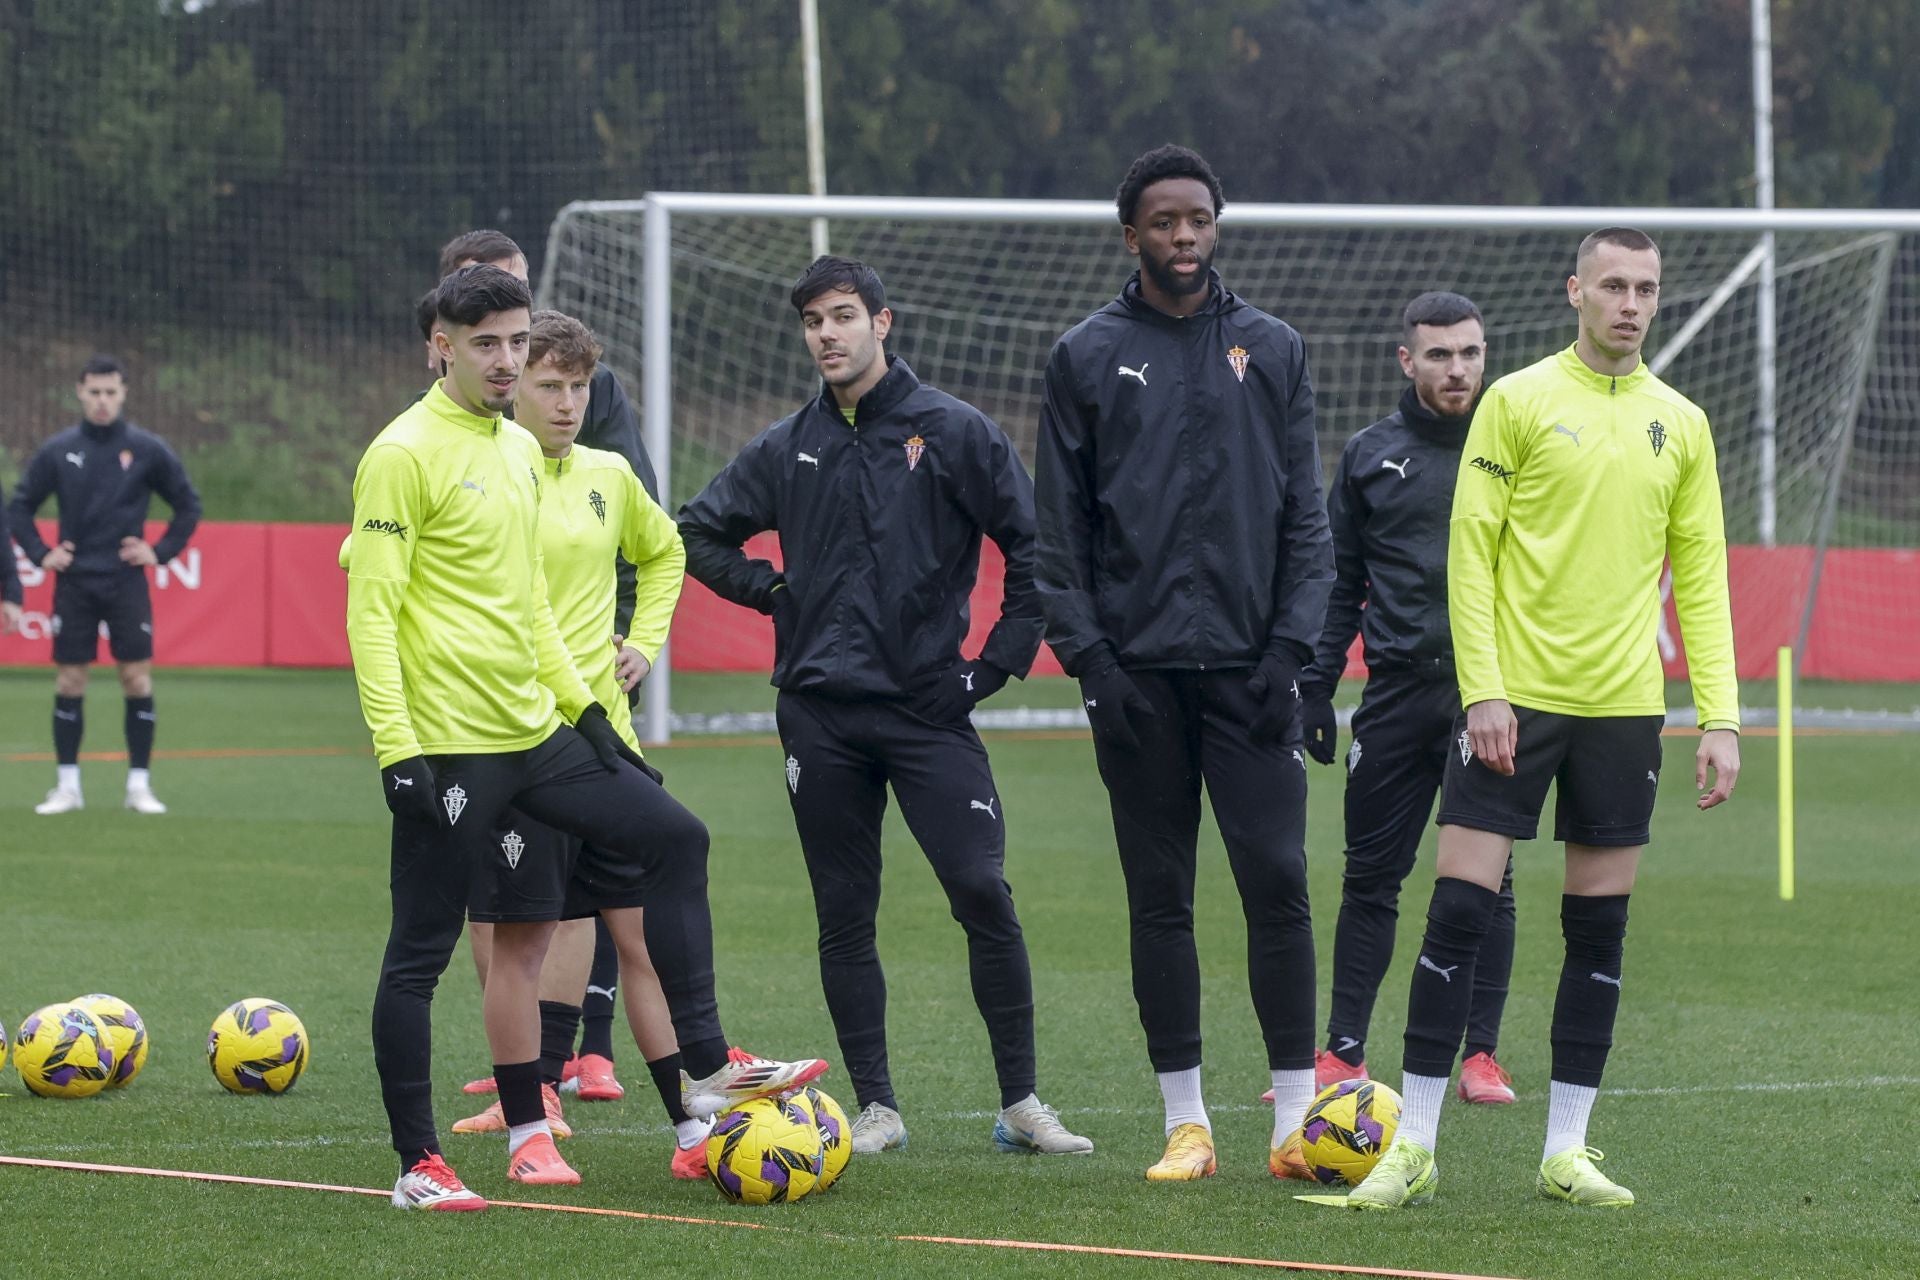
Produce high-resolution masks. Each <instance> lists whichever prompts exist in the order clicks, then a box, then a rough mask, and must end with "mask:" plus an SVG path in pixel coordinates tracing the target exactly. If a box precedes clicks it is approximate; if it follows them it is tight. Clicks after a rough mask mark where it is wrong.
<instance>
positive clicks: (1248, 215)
mask: <svg viewBox="0 0 1920 1280" xmlns="http://www.w3.org/2000/svg"><path fill="white" fill-rule="evenodd" d="M821 220H824V221H825V224H826V225H827V226H830V227H831V232H832V243H833V245H834V248H835V251H836V252H840V253H843V254H846V255H848V256H852V257H859V258H863V259H865V260H866V261H868V262H870V263H871V264H873V266H874V267H875V268H876V269H877V270H878V271H879V272H880V274H881V277H882V279H884V280H885V282H886V285H887V290H888V295H889V303H890V305H891V306H892V307H893V308H894V310H895V313H896V323H895V329H894V333H893V336H892V337H891V338H890V339H889V344H888V345H889V349H890V350H891V351H893V352H895V353H897V354H900V355H901V356H903V357H904V358H905V359H907V360H908V361H909V362H910V363H911V364H912V365H913V367H914V369H915V370H916V371H917V372H918V373H919V375H920V376H921V377H922V378H923V379H925V380H927V381H929V382H932V383H935V384H936V385H939V386H941V387H943V388H944V389H946V390H948V391H951V392H953V393H954V394H956V395H958V396H960V397H961V398H963V399H966V400H968V401H970V402H972V403H974V404H976V405H978V406H980V407H981V408H982V409H984V410H985V411H987V412H988V413H990V414H992V415H993V417H994V418H995V419H996V420H997V421H998V422H999V423H1000V424H1001V426H1002V427H1003V428H1005V429H1006V431H1007V433H1008V434H1009V435H1010V436H1011V437H1012V438H1013V439H1014V441H1015V442H1016V443H1017V444H1018V445H1019V446H1020V447H1021V449H1022V451H1023V453H1024V454H1025V456H1026V457H1027V459H1028V460H1029V462H1031V459H1032V446H1033V440H1034V436H1035V431H1036V426H1037V421H1038V403H1039V392H1040V378H1041V373H1042V370H1043V368H1044V365H1045V361H1046V357H1047V352H1048V350H1049V349H1050V347H1051V345H1052V343H1053V341H1054V339H1055V338H1056V337H1058V336H1059V334H1061V333H1062V332H1064V331H1065V330H1066V329H1067V328H1069V327H1070V326H1072V325H1073V324H1074V323H1076V322H1078V321H1079V320H1080V319H1081V318H1083V317H1084V316H1086V315H1087V314H1089V313H1090V312H1092V311H1094V310H1095V309H1097V308H1098V307H1100V306H1101V305H1103V304H1104V303H1105V302H1107V301H1108V300H1109V299H1111V298H1112V297H1113V295H1114V294H1115V293H1116V292H1117V291H1118V289H1119V286H1120V283H1121V282H1122V280H1124V278H1125V276H1126V275H1127V273H1128V272H1129V271H1130V270H1131V268H1132V260H1131V259H1130V258H1128V257H1127V256H1126V255H1125V253H1124V251H1123V250H1122V247H1121V244H1120V237H1119V229H1118V226H1117V223H1116V220H1115V216H1114V209H1113V206H1112V205H1111V204H1110V203H1107V202H1104V201H1068V200H969V199H907V198H899V199H896V198H884V197H859V196H755V195H724V194H697V193H656V194H653V195H650V196H648V197H646V198H645V199H644V200H621V201H582V202H576V203H574V204H570V205H568V206H567V207H566V208H564V209H562V210H561V211H560V213H559V215H558V216H557V217H556V219H555V221H554V223H553V226H552V229H551V231H550V234H549V237H548V243H547V252H546V256H545V260H544V262H543V264H542V271H541V279H540V288H539V297H540V300H541V305H543V306H552V307H557V308H559V309H561V310H564V311H567V312H570V313H571V314H574V315H577V316H579V317H580V318H581V319H583V320H585V321H586V322H587V323H588V324H590V325H591V326H593V328H594V329H595V330H596V332H597V333H598V334H599V335H600V337H601V339H602V341H603V342H604V343H605V344H606V346H607V356H606V358H607V361H608V363H609V364H611V365H612V366H613V367H614V368H615V369H616V371H617V372H618V373H619V374H620V376H621V377H622V379H623V380H624V381H625V382H626V383H627V385H628V387H629V389H630V390H631V391H632V392H633V393H634V394H635V396H636V398H637V399H638V401H639V402H640V403H641V405H642V406H643V416H644V422H645V429H646V436H647V447H648V449H649V451H650V452H651V453H652V455H653V460H654V465H655V467H656V469H657V470H658V472H659V476H660V484H661V491H662V499H663V501H665V502H666V503H667V504H668V505H669V509H670V510H671V509H673V508H674V507H677V505H678V504H679V503H680V502H682V501H684V500H685V499H686V498H688V497H690V496H691V495H692V494H693V493H695V492H696V491H697V490H698V489H699V488H700V487H701V486H702V485H704V484H705V483H706V481H707V480H708V479H709V478H710V477H711V476H712V475H713V473H714V472H715V471H717V470H718V469H719V467H720V466H722V465H723V464H724V463H725V462H726V461H727V460H728V459H729V458H731V457H732V456H733V454H734V453H735V452H737V451H738V450H739V448H740V447H741V446H742V445H743V444H745V443H746V441H747V440H749V439H751V438H752V436H753V435H754V434H756V433H757V432H758V431H759V430H761V429H762V428H763V427H765V426H766V425H767V424H768V423H770V422H772V421H774V420H775V419H777V418H779V417H781V416H783V415H784V414H786V413H789V412H791V411H792V410H793V409H794V408H796V407H797V406H798V405H799V404H800V403H802V402H803V401H804V400H805V399H806V398H807V397H809V396H810V395H812V394H814V392H815V390H816V388H817V380H816V376H815V374H814V372H813V370H812V367H811V365H810V364H809V362H808V361H807V359H806V356H805V351H804V348H803V346H802V344H801V341H800V338H799V334H798V329H797V325H796V322H795V321H794V318H793V316H792V313H791V308H790V307H789V306H788V304H787V301H786V294H787V290H788V288H789V287H790V285H791V282H792V280H793V279H794V278H795V277H796V276H797V275H798V274H799V272H800V270H801V269H802V268H803V267H804V266H805V264H806V263H807V261H808V260H809V259H810V258H811V257H812V245H813V242H814V241H813V236H814V228H815V227H816V225H818V224H819V223H820V221H821ZM1615 225H1626V226H1635V227H1639V228H1641V229H1643V230H1645V231H1648V232H1650V233H1652V234H1653V235H1655V236H1656V238H1658V239H1659V240H1660V242H1661V247H1662V251H1663V258H1664V279H1663V287H1662V306H1661V319H1660V321H1659V323H1658V325H1657V326H1656V329H1655V333H1654V337H1653V340H1652V341H1651V343H1650V344H1649V353H1648V358H1649V363H1650V364H1651V365H1652V366H1653V367H1654V368H1655V369H1656V370H1657V371H1659V372H1661V373H1662V374H1663V376H1665V377H1667V378H1668V379H1669V380H1670V381H1671V382H1672V383H1673V384H1674V385H1675V386H1676V388H1678V389H1679V390H1680V391H1681V392H1682V393H1683V394H1685V395H1687V396H1689V397H1690V398H1691V399H1693V400H1695V401H1696V402H1698V403H1699V404H1701V405H1702V407H1703V408H1705V409H1706V411H1707V413H1708V414H1709V416H1710V417H1711V419H1712V420H1713V422H1714V425H1715V432H1716V439H1717V442H1718V444H1719V449H1720V462H1721V471H1722V486H1723V490H1724V493H1725V498H1726V503H1727V520H1728V540H1729V542H1730V543H1731V544H1734V548H1735V553H1736V554H1735V556H1734V561H1735V563H1734V574H1735V582H1736V597H1737V598H1736V615H1737V616H1736V626H1737V630H1738V632H1739V635H1738V640H1739V643H1740V646H1741V649H1742V665H1743V669H1744V670H1747V671H1748V673H1749V674H1750V675H1765V676H1771V675H1772V655H1773V653H1774V651H1775V650H1776V648H1777V647H1778V645H1780V644H1791V645H1794V646H1795V655H1796V658H1795V661H1796V665H1797V666H1800V667H1801V672H1800V674H1801V675H1802V676H1803V677H1806V678H1811V679H1816V680H1818V679H1842V680H1854V681H1859V680H1877V681H1882V682H1884V681H1887V680H1897V679H1905V680H1920V671H1915V672H1914V673H1912V674H1903V672H1904V668H1903V666H1902V662H1901V660H1900V658H1899V656H1898V655H1899V654H1900V653H1902V652H1903V651H1905V650H1910V649H1912V648H1913V643H1912V634H1911V630H1910V627H1911V626H1912V625H1913V624H1914V619H1915V618H1920V577H1916V575H1920V565H1916V564H1913V563H1911V562H1912V561H1913V559H1914V557H1916V556H1917V555H1920V552H1916V551H1915V548H1920V501H1916V499H1915V498H1914V497H1913V494H1914V493H1915V492H1916V490H1917V489H1920V425H1916V424H1920V373H1917V372H1916V371H1920V319H1916V318H1914V317H1915V316H1916V313H1920V249H1916V246H1917V245H1920V212H1887V211H1874V210H1764V211H1763V210H1689V209H1634V208H1620V209H1600V208H1557V209H1538V208H1496V207H1466V206H1366V205H1273V204H1230V205H1229V206H1228V207H1227V210H1226V213H1225V214H1224V215H1223V217H1222V220H1221V246H1220V251H1219V256H1218V259H1217V265H1218V266H1219V268H1220V270H1221V273H1222V275H1223V277H1224V279H1225V281H1226V284H1227V286H1228V287H1229V288H1231V289H1233V290H1234V291H1235V292H1236V293H1238V294H1239V295H1240V296H1242V297H1243V298H1245V299H1247V300H1248V301H1249V302H1251V303H1253V304H1254V305H1257V306H1260V307H1262V308H1263V309H1265V310H1268V311H1271V312H1273V313H1274V314H1276V315H1279V316H1281V317H1282V318H1284V319H1286V320H1287V321H1288V322H1290V323H1291V324H1293V325H1294V326H1295V327H1296V328H1298V329H1299V330H1300V331H1301V332H1302V333H1303V334H1304V335H1305V336H1306V339H1307V343H1308V351H1309V356H1310V360H1311V364H1312V372H1313V378H1314V385H1315V392H1316V399H1317V403H1318V406H1319V429H1320V441H1321V449H1322V455H1323V458H1324V460H1325V461H1326V464H1327V470H1328V472H1329V473H1330V472H1331V466H1332V462H1333V461H1334V460H1335V459H1337V458H1338V455H1339V450H1340V448H1341V447H1342V446H1343V445H1344V443H1345V441H1346V440H1347V438H1348V437H1350V436H1351V435H1352V434H1353V432H1355V431H1357V430H1359V429H1360V428H1362V427H1364V426H1366V425H1367V424H1368V423H1370V422H1372V421H1374V420H1375V419H1377V418H1379V417H1381V416H1384V415H1385V414H1386V413H1387V412H1389V411H1390V410H1391V409H1392V408H1393V406H1394V404H1395V402H1396V400H1397V398H1398V395H1399V392H1400V388H1401V386H1402V385H1404V383H1403V379H1402V377H1401V374H1400V371H1399V368H1398V365H1397V363H1396V362H1395V361H1394V359H1393V352H1394V348H1395V347H1396V345H1397V344H1398V342H1399V336H1400V335H1399V314H1400V310H1401V308H1402V307H1404V305H1405V304H1406V302H1407V301H1408V300H1409V299H1410V298H1412V297H1413V296H1414V295H1415V294H1418V293H1421V292H1424V291H1426V290H1428V289H1454V290H1457V291H1459V292H1462V293H1465V294H1467V295H1468V296H1470V297H1472V298H1474V299H1475V301H1477V302H1478V303H1479V304H1480V307H1481V309H1482V310H1483V311H1484V312H1485V314H1486V319H1487V331H1488V345H1489V362H1488V376H1489V378H1492V377H1495V376H1498V375H1499V374H1501V373H1505V372H1507V371H1509V370H1512V369H1515V368H1518V367H1520V366H1521V365H1523V364H1525V363H1528V362H1530V361H1532V360H1535V359H1538V358H1539V357H1541V356H1543V355H1545V354H1547V353H1549V352H1551V351H1553V350H1556V349H1558V348H1560V347H1562V346H1564V345H1566V344H1567V343H1568V342H1569V341H1571V339H1572V334H1573V324H1572V316H1571V315H1570V314H1569V311H1568V307H1567V304H1566V298H1565V292H1564V281H1565V278H1566V276H1567V275H1568V274H1569V273H1570V271H1571V269H1572V257H1573V248H1574V245H1575V244H1576V243H1577V242H1578V239H1579V237H1580V236H1581V235H1583V234H1584V233H1586V232H1587V231H1591V230H1593V229H1594V228H1596V227H1601V226H1615ZM1769 242H1771V258H1770V259H1769ZM1769 261H1770V262H1771V266H1772V275H1773V277H1774V292H1775V296H1776V298H1777V309H1776V310H1775V315H1776V317H1777V333H1778V357H1777V367H1776V368H1775V369H1774V370H1773V372H1774V378H1773V385H1772V387H1771V389H1770V390H1771V396H1770V399H1771V400H1772V404H1771V405H1770V406H1764V405H1763V403H1762V399H1761V396H1760V393H1759V384H1760V382H1761V381H1762V380H1761V378H1760V377H1759V376H1757V371H1756V351H1757V347H1756V342H1757V340H1758V334H1759V331H1760V328H1761V324H1762V320H1763V317H1762V314H1761V312H1762V308H1763V306H1764V303H1763V301H1762V299H1761V297H1760V294H1761V292H1762V291H1761V289H1760V288H1759V284H1760V276H1761V274H1762V273H1763V272H1764V271H1765V268H1766V266H1767V264H1768V263H1769ZM1765 408H1770V409H1771V412H1770V413H1765V414H1763V409H1765ZM1765 419H1771V421H1766V420H1765ZM1769 428H1770V429H1769ZM1903 555H1904V556H1905V557H1906V558H1907V560H1906V562H1903V561H1902V559H1901V557H1902V556H1903ZM735 612H736V613H737V615H738V616H737V617H736V616H734V614H732V613H728V612H726V611H717V612H716V611H711V610H709V611H708V616H711V617H713V618H715V619H716V620H715V621H713V622H711V623H703V624H701V625H700V626H699V627H698V628H696V629H694V630H689V629H688V628H689V626H691V625H693V624H691V623H688V624H686V625H682V624H678V623H677V624H676V631H675V637H676V638H675V642H674V643H675V646H677V647H678V648H679V649H680V650H681V651H682V664H683V665H696V666H701V667H703V668H711V667H713V666H714V665H716V664H717V665H721V666H725V665H727V663H728V662H729V661H732V660H731V659H729V658H727V656H726V655H728V654H730V653H735V652H738V651H739V649H740V647H741V645H742V643H743V640H742V637H743V636H744V635H746V634H747V633H748V632H750V631H751V629H752V628H754V627H755V626H756V625H757V623H758V620H757V619H755V618H753V617H752V616H750V615H747V614H746V613H744V611H735ZM749 647H750V646H749ZM690 650H691V651H693V652H688V651H690ZM754 652H756V653H757V652H759V650H755V651H754ZM1763 655H1764V656H1763ZM689 658H697V659H698V661H697V662H688V659H689ZM1883 659H1884V660H1883ZM736 665H737V667H738V669H742V670H748V669H752V665H753V664H752V663H751V662H749V661H746V660H740V661H738V662H737V664H736ZM1909 665H1912V664H1909ZM673 666H674V663H673V661H672V657H671V655H670V654H663V655H662V660H661V661H660V662H659V663H658V664H657V665H656V668H655V671H654V674H653V675H651V676H650V677H649V679H648V681H647V692H646V721H645V724H646V736H647V737H648V738H649V739H650V740H653V741H663V740H665V739H666V738H668V737H669V735H670V734H671V733H673V732H689V731H699V730H700V729H701V728H703V727H708V728H711V727H723V728H726V729H743V728H764V727H766V724H762V723H761V722H762V720H763V719H764V720H765V721H766V723H767V724H770V716H768V715H765V714H764V713H755V712H753V711H752V709H751V708H745V707H743V708H741V712H742V714H738V715H729V714H725V713H724V712H723V713H721V714H719V715H717V716H716V715H715V714H713V713H712V712H708V713H706V714H704V715H703V716H701V717H693V716H689V715H683V714H678V713H676V709H675V706H674V703H673V697H672V678H671V672H672V669H673ZM765 670H766V668H765V665H764V661H762V662H761V664H760V665H759V667H758V672H759V674H760V675H761V676H762V677H764V674H765ZM1879 687H1881V688H1883V689H1884V687H1885V685H1884V683H1883V684H1881V685H1880V686H1879ZM1914 688H1915V695H1914V697H1913V699H1912V701H1913V702H1914V703H1915V704H1920V685H1916V686H1914ZM1019 689H1020V686H1018V685H1014V686H1011V687H1010V688H1009V690H1008V691H1007V692H1006V693H1003V694H1002V695H1001V696H1000V697H999V698H998V699H996V703H1000V704H1009V705H1005V706H1002V707H989V708H983V709H982V711H981V712H980V713H979V715H977V716H976V722H977V723H980V724H982V725H983V726H991V725H996V724H999V723H1002V722H1005V723H1007V724H1008V725H1019V726H1031V725H1044V724H1052V723H1056V722H1057V723H1060V724H1072V723H1078V722H1079V717H1080V713H1079V712H1078V710H1077V709H1076V708H1071V707H1068V708H1060V709H1051V710H1049V709H1044V708H1038V709H1036V708H1022V707H1020V706H1019V705H1017V704H1018V703H1019V700H1020V699H1019V692H1018V691H1019ZM1841 701H1842V703H1843V704H1844V698H1843V699H1841ZM1846 710H1847V709H1846V707H1845V706H1844V705H1842V706H1841V707H1840V708H1839V711H1840V712H1841V713H1843V714H1842V718H1843V719H1845V718H1846V716H1845V714H1844V713H1845V712H1846ZM1755 712H1756V715H1755V720H1754V722H1755V723H1764V722H1765V721H1766V719H1767V717H1768V716H1769V715H1770V713H1771V709H1770V708H1765V707H1758V708H1755ZM1676 718H1684V717H1683V716H1681V715H1678V714H1677V716H1676ZM1880 719H1881V720H1883V721H1886V722H1887V723H1889V724H1890V725H1904V724H1905V723H1906V722H1907V721H1908V720H1911V722H1912V725H1911V727H1920V706H1917V707H1916V709H1915V711H1914V713H1913V714H1912V715H1911V716H1906V715H1903V714H1893V715H1888V714H1885V713H1884V710H1883V711H1882V712H1881V713H1880ZM1821 722H1822V721H1821V713H1820V712H1819V711H1818V710H1803V711H1802V712H1801V713H1800V716H1799V723H1801V724H1802V725H1806V724H1810V723H1811V724H1817V723H1821Z"/></svg>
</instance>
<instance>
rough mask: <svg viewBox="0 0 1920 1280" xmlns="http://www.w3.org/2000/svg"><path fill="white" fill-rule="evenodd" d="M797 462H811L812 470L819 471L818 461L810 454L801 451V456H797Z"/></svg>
mask: <svg viewBox="0 0 1920 1280" xmlns="http://www.w3.org/2000/svg"><path fill="white" fill-rule="evenodd" d="M798 461H801V462H811V463H812V464H813V469H814V470H815V471H818V470H819V469H820V459H818V458H816V457H814V456H813V455H812V454H810V453H807V452H804V451H802V452H801V454H800V455H799V458H798Z"/></svg>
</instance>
